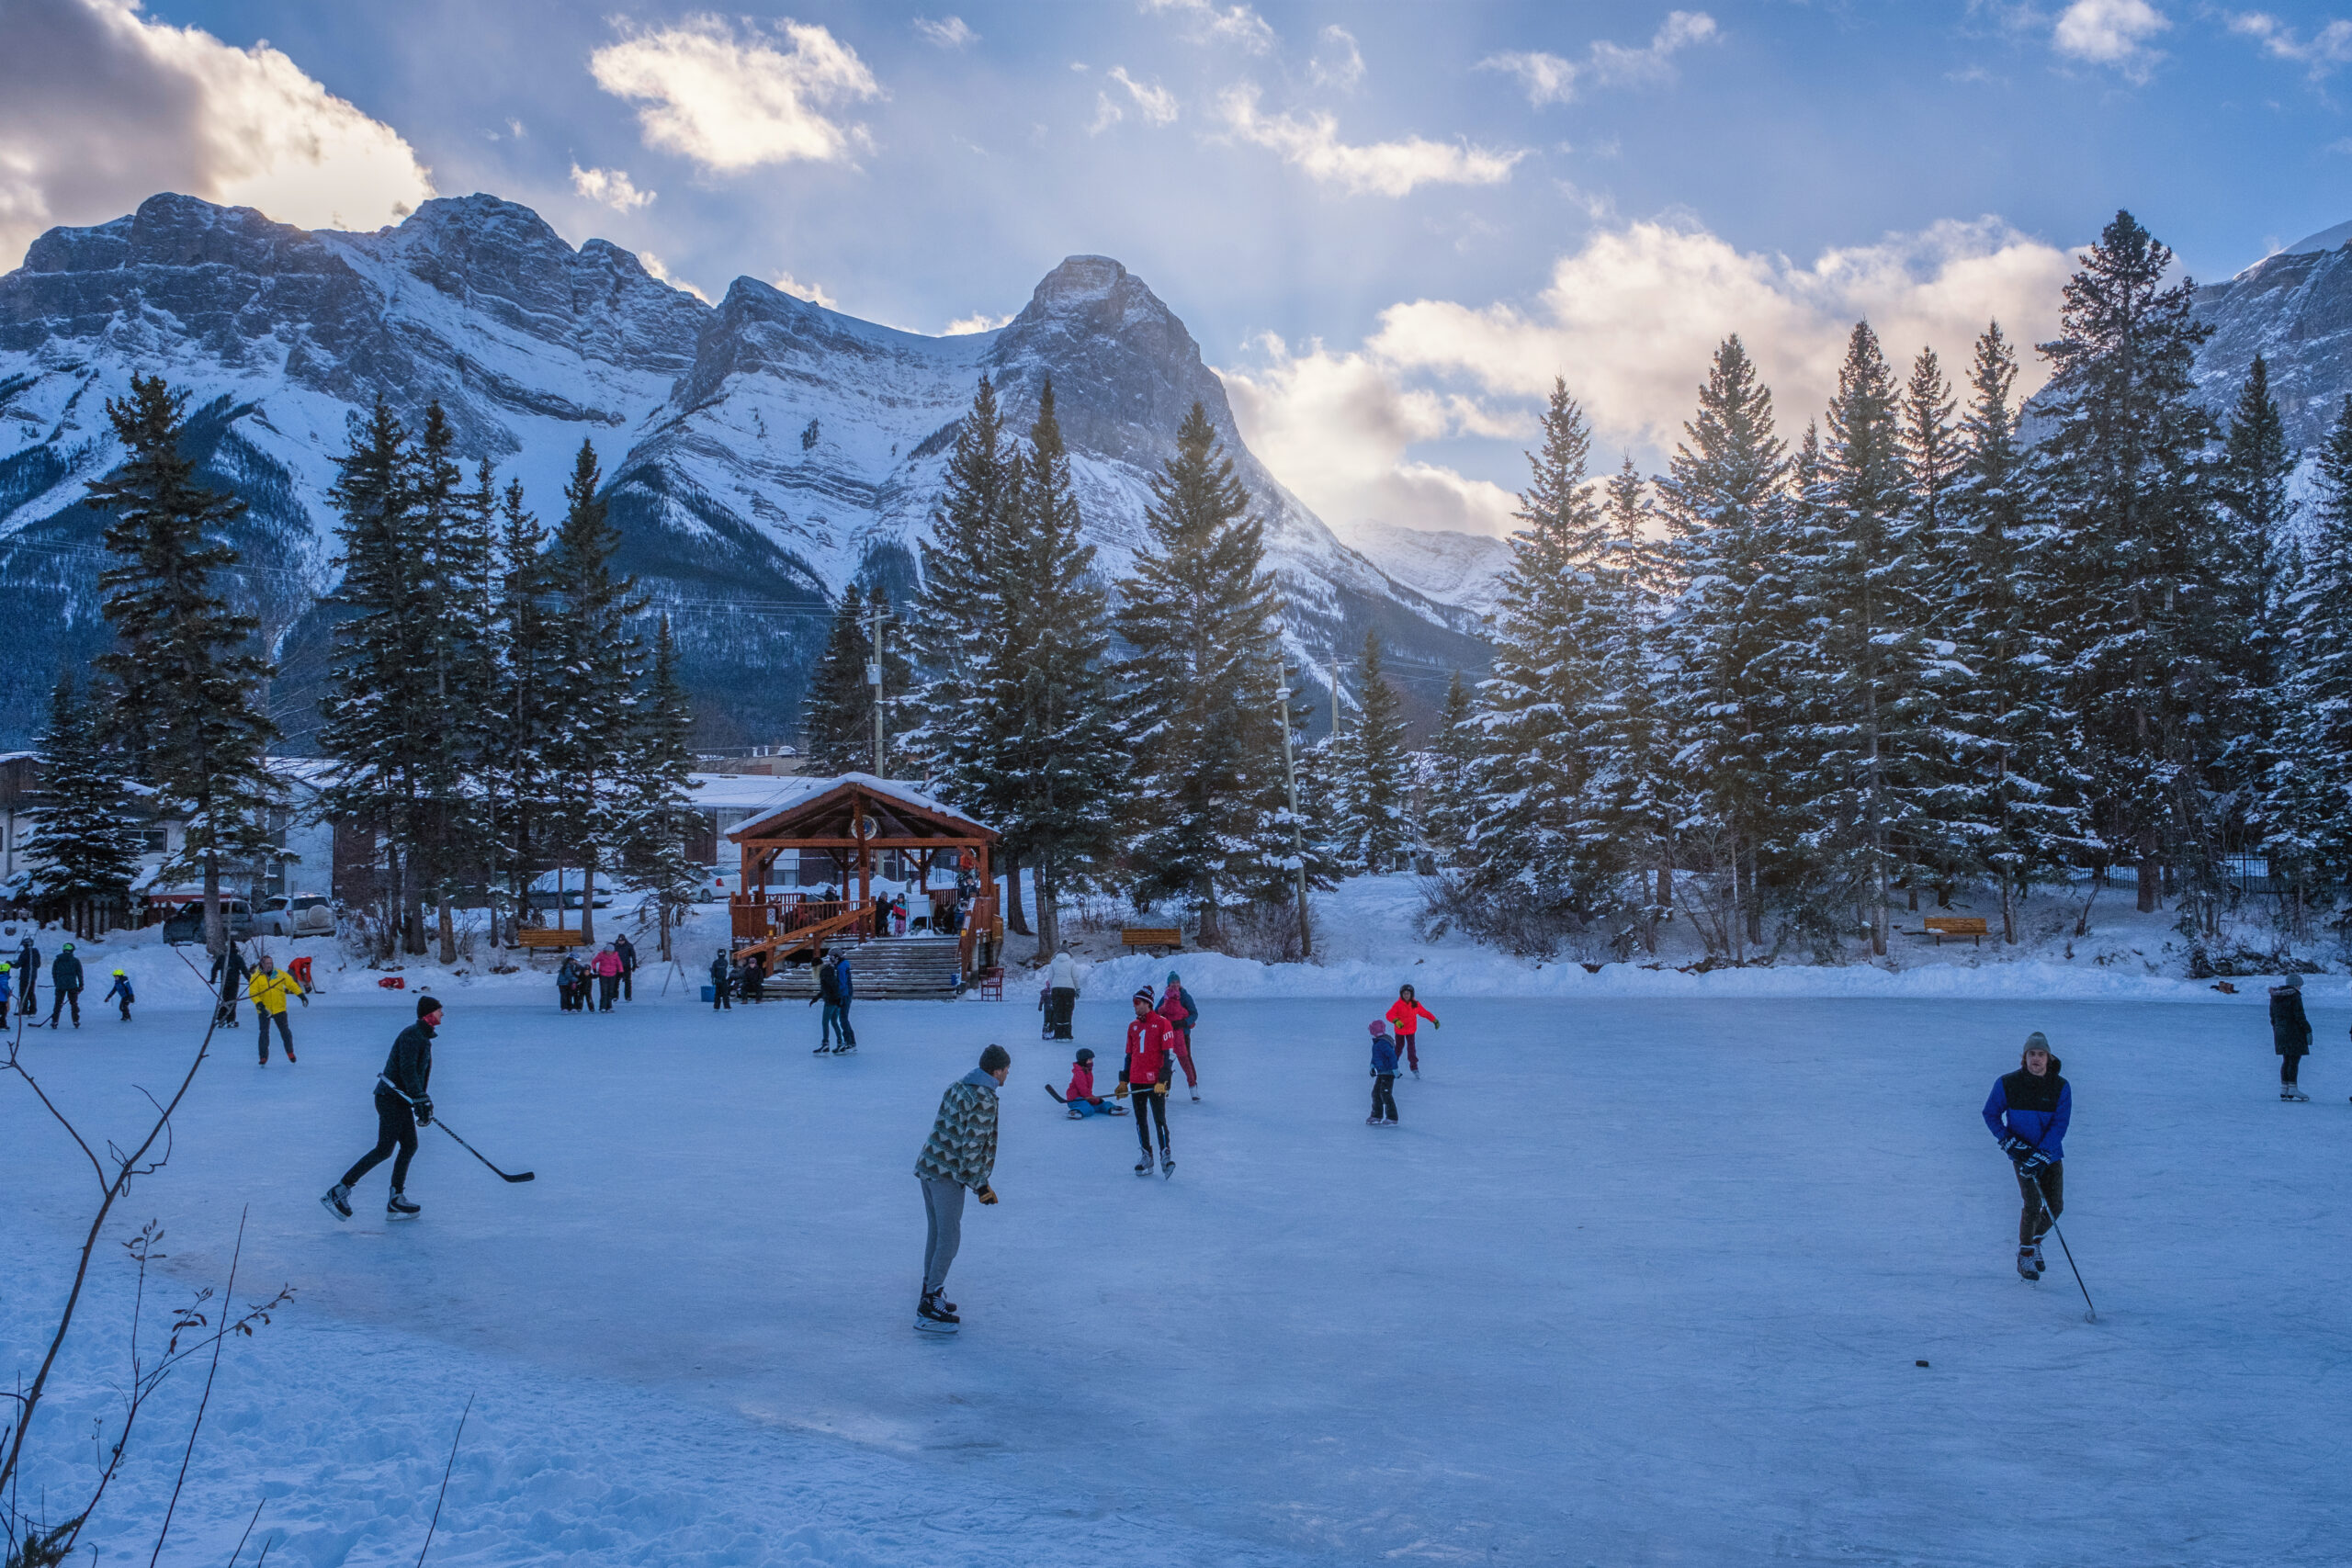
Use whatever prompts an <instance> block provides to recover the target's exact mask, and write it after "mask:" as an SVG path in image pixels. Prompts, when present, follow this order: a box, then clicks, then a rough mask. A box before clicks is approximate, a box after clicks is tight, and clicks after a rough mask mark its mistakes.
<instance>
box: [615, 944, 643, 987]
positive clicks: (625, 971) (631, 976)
mask: <svg viewBox="0 0 2352 1568" xmlns="http://www.w3.org/2000/svg"><path fill="white" fill-rule="evenodd" d="M613 951H614V952H615V953H619V954H620V955H621V1000H623V1001H625V1002H633V1001H635V1000H637V943H635V942H631V941H629V939H628V937H627V936H625V935H624V936H616V937H615V938H613Z"/></svg>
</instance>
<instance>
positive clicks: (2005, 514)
mask: <svg viewBox="0 0 2352 1568" xmlns="http://www.w3.org/2000/svg"><path fill="white" fill-rule="evenodd" d="M2017 375H2018V365H2017V356H2016V355H2015V354H2014V353H2013V352H2012V351H2011V349H2010V347H2009V344H2008V340H2007V338H2006V337H2005V336H2004V335H2003V334H2002V333H2001V329H2000V326H1999V324H1998V323H1995V324H1994V325H1991V326H1989V327H1987V328H1986V329H1985V333H1984V334H1983V335H1982V336H1981V337H1979V338H1978V339H1977V340H1976V354H1975V359H1974V362H1973V365H1972V366H1971V367H1970V371H1969V390H1970V397H1969V401H1968V410H1967V412H1966V414H1965V415H1964V416H1963V417H1962V423H1961V441H1960V450H1961V463H1960V471H1959V474H1958V476H1957V477H1956V479H1954V481H1953V484H1952V487H1951V494H1950V496H1949V498H1948V499H1947V502H1946V503H1945V506H1944V509H1943V519H1944V522H1945V525H1946V526H1947V527H1948V528H1949V529H1951V530H1952V531H1954V532H1956V533H1957V535H1958V536H1959V537H1960V539H1961V541H1962V550H1961V552H1960V555H1959V558H1958V559H1957V561H1956V562H1955V563H1954V571H1953V575H1952V576H1951V578H1950V579H1949V580H1948V581H1946V582H1945V584H1944V585H1943V590H1942V594H1941V600H1942V604H1943V606H1944V608H1943V610H1942V617H1943V619H1942V626H1943V627H1944V629H1945V631H1946V635H1948V636H1949V637H1950V638H1951V640H1952V641H1953V642H1954V643H1955V644H1956V645H1957V649H1956V654H1955V658H1956V660H1957V661H1958V662H1959V663H1960V664H1961V665H1962V666H1963V667H1964V668H1965V669H1967V670H1968V671H1970V679H1969V680H1968V681H1967V682H1965V683H1964V685H1963V686H1962V689H1961V691H1960V693H1959V694H1957V695H1956V696H1953V697H1951V699H1950V700H1948V701H1947V703H1946V705H1945V706H1944V708H1943V710H1942V713H1941V715H1940V720H1941V724H1942V727H1943V734H1944V736H1945V738H1946V743H1947V745H1948V747H1949V748H1950V753H1951V758H1952V761H1954V763H1955V764H1956V765H1957V771H1958V773H1957V790H1956V792H1954V791H1947V792H1946V793H1944V794H1942V795H1939V796H1938V797H1937V801H1936V807H1935V808H1936V810H1937V812H1938V814H1939V819H1940V820H1941V821H1942V822H1943V824H1944V826H1945V828H1946V829H1947V830H1948V831H1950V832H1951V833H1952V834H1953V835H1954V836H1955V838H1956V840H1958V841H1959V842H1960V843H1961V844H1962V846H1963V847H1964V849H1965V851H1966V853H1967V855H1968V857H1969V858H1970V859H1972V860H1973V862H1974V863H1976V864H1977V865H1979V866H1981V867H1983V868H1984V874H1985V876H1986V877H1987V878H1988V879H1989V880H1990V881H1991V883H1992V884H1993V886H1994V889H1995V890H1996V892H1997V893H1998V894H1999V896H2000V900H2001V940H2002V941H2003V942H2008V943H2011V944H2014V943H2016V942H2018V940H2019V939H2018V907H2019V904H2020V902H2021V901H2022V900H2023V898H2024V897H2025V895H2026V893H2027V891H2028V890H2029V889H2030V887H2031V886H2033V884H2034V883H2035V882H2036V881H2039V880H2041V878H2043V877H2045V876H2050V875H2053V874H2060V871H2061V868H2062V867H2063V866H2064V864H2065V863H2066V862H2067V861H2068V860H2069V859H2071V858H2072V857H2074V856H2075V855H2078V854H2081V853H2084V852H2086V850H2087V849H2088V847H2089V846H2088V843H2087V836H2088V832H2089V829H2088V824H2087V821H2086V817H2085V814H2084V809H2085V808H2084V803H2085V793H2084V792H2085V789H2086V784H2087V783H2088V780H2087V779H2086V776H2085V775H2084V773H2083V771H2082V765H2081V753H2082V748H2081V740H2080V733H2079V731H2078V729H2077V728H2076V726H2075V716H2074V715H2073V713H2072V712H2070V711H2069V710H2068V709H2067V707H2066V705H2065V687H2064V680H2063V674H2064V666H2063V663H2062V658H2061V656H2062V654H2063V646H2062V643H2063V639H2062V637H2060V635H2059V634H2060V630H2061V628H2059V627H2058V626H2054V625H2052V618H2051V609H2050V599H2051V573H2052V570H2053V568H2055V567H2057V566H2059V565H2060V564H2061V563H2058V562H2056V561H2054V560H2053V559H2052V555H2051V551H2052V546H2053V543H2054V537H2055V536H2054V535H2053V533H2052V530H2051V528H2050V527H2049V526H2048V525H2047V523H2046V522H2045V521H2044V520H2043V519H2042V518H2041V516H2040V515H2039V514H2038V513H2037V511H2036V502H2035V495H2034V486H2033V476H2032V473H2031V469H2030V465H2029V463H2028V457H2027V453H2026V451H2025V448H2024V446H2023V444H2022V443H2021V442H2020V441H2019V439H2018V407H2017V404H2016V402H2015V401H2014V400H2013V397H2012V390H2013V388H2014V387H2015V385H2016V382H2017Z"/></svg>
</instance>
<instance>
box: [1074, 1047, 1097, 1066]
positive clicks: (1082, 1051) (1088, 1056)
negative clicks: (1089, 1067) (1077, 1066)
mask: <svg viewBox="0 0 2352 1568" xmlns="http://www.w3.org/2000/svg"><path fill="white" fill-rule="evenodd" d="M1078 1059H1079V1060H1080V1061H1081V1062H1091V1061H1092V1060H1094V1053H1093V1052H1092V1051H1091V1050H1090V1049H1088V1048H1087V1047H1086V1046H1083V1045H1081V1046H1080V1047H1079V1048H1078Z"/></svg>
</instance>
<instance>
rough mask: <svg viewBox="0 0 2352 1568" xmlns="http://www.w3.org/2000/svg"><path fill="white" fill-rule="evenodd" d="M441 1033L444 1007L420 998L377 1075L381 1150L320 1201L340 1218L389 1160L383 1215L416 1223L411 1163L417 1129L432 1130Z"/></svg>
mask: <svg viewBox="0 0 2352 1568" xmlns="http://www.w3.org/2000/svg"><path fill="white" fill-rule="evenodd" d="M440 1028H441V1004H440V1003H439V1002H437V1001H435V1000H434V998H431V997H429V996H427V997H419V998H416V1021H415V1022H414V1023H412V1024H410V1025H409V1026H408V1027H407V1028H406V1029H403V1030H401V1032H400V1036H399V1038H397V1039H395V1040H394V1041H393V1042H392V1050H391V1055H388V1056H386V1057H385V1058H384V1070H383V1071H382V1072H381V1073H379V1074H378V1075H377V1076H376V1146H375V1147H374V1148H372V1149H370V1150H368V1152H367V1153H366V1154H364V1155H361V1156H359V1160H358V1163H357V1164H356V1165H354V1166H353V1167H352V1168H350V1169H349V1170H346V1171H345V1172H344V1173H343V1179H342V1180H341V1181H338V1182H336V1183H335V1184H334V1186H333V1187H330V1188H328V1189H327V1192H326V1196H325V1197H323V1198H321V1199H320V1200H319V1201H320V1202H322V1203H324V1204H325V1205H326V1206H327V1210H328V1212H329V1213H333V1214H334V1217H335V1218H336V1219H338V1220H347V1219H349V1218H351V1190H352V1189H353V1188H354V1187H356V1186H358V1185H359V1179H360V1178H361V1177H363V1176H366V1175H367V1174H368V1172H369V1171H371V1170H373V1169H375V1168H377V1167H378V1166H379V1165H381V1164H383V1163H384V1161H385V1160H386V1159H388V1158H389V1159H390V1160H391V1162H392V1196H391V1199H390V1201H388V1202H386V1203H385V1205H384V1216H385V1217H386V1218H387V1219H393V1220H413V1219H414V1218H416V1216H417V1213H418V1209H419V1205H417V1204H415V1203H412V1202H410V1201H409V1197H408V1162H409V1161H410V1160H412V1159H414V1158H415V1157H416V1130H417V1129H418V1128H419V1127H430V1126H431V1125H433V1099H432V1096H431V1095H430V1094H429V1093H428V1092H427V1090H428V1089H430V1087H431V1085H432V1082H433V1036H434V1035H435V1033H437V1032H439V1031H440ZM395 1149H397V1150H399V1151H400V1152H399V1153H398V1154H397V1155H395V1154H394V1153H393V1151H394V1150H395Z"/></svg>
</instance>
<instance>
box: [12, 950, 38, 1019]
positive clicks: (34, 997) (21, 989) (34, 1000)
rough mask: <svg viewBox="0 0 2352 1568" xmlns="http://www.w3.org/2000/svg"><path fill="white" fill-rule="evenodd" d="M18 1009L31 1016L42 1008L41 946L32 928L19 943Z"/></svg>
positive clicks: (17, 971)
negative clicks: (35, 938) (34, 938)
mask: <svg viewBox="0 0 2352 1568" xmlns="http://www.w3.org/2000/svg"><path fill="white" fill-rule="evenodd" d="M16 974H17V1011H18V1012H19V1013H22V1014H25V1015H27V1016H29V1015H31V1014H33V1013H37V1012H39V1011H40V996H39V994H38V993H39V991H40V946H39V944H37V943H36V942H34V941H33V933H32V931H30V930H28V931H26V932H25V940H24V941H22V942H18V943H17V970H16Z"/></svg>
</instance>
